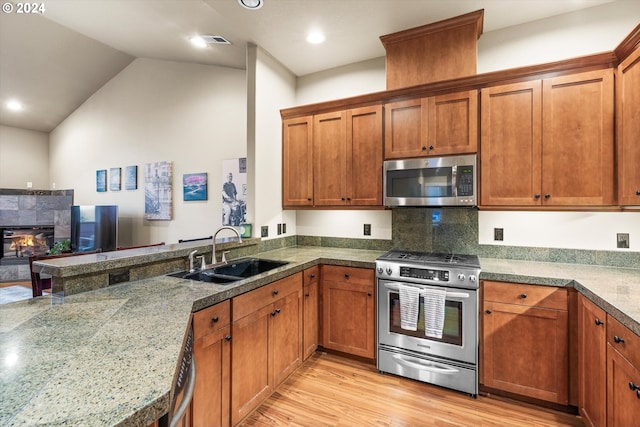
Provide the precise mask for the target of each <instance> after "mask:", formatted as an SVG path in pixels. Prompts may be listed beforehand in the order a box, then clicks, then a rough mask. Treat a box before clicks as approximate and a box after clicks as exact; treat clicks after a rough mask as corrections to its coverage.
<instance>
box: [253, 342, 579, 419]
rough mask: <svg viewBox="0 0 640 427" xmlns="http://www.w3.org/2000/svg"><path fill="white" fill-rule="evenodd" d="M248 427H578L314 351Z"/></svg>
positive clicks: (548, 414)
mask: <svg viewBox="0 0 640 427" xmlns="http://www.w3.org/2000/svg"><path fill="white" fill-rule="evenodd" d="M241 425H242V426H244V427H250V426H257V427H263V426H309V427H311V426H313V427H319V426H345V427H346V426H354V427H355V426H358V427H365V426H394V427H395V426H403V427H409V426H411V427H413V426H438V427H485V426H491V427H507V426H508V427H525V426H526V427H554V426H574V427H577V426H580V427H584V423H583V422H582V420H581V419H580V417H577V416H575V415H570V414H565V413H562V412H555V411H551V410H547V409H541V408H537V407H534V406H531V405H527V404H521V403H517V402H513V401H508V400H503V399H497V398H490V397H483V396H478V398H477V399H472V398H471V397H469V396H468V395H467V394H464V393H459V392H455V391H451V390H447V389H443V388H440V387H436V386H431V385H428V384H424V383H421V382H417V381H413V380H409V379H405V378H400V377H397V376H395V375H390V374H384V375H382V374H379V373H378V371H377V370H376V369H375V366H373V365H366V364H363V363H360V362H356V361H352V360H349V359H345V358H342V357H339V356H335V355H331V354H326V353H320V352H317V353H316V354H315V355H314V356H312V357H311V358H310V359H309V360H307V361H306V362H305V363H304V365H303V366H302V367H301V368H300V369H298V370H297V371H296V372H295V373H293V374H292V375H291V377H289V378H288V379H287V380H286V381H285V383H283V384H282V385H281V386H280V387H279V388H278V390H277V391H276V392H275V393H274V394H273V395H271V397H270V398H269V399H267V401H266V402H265V403H264V404H262V406H260V407H259V408H258V409H256V410H255V411H254V412H253V413H252V414H251V415H250V416H249V417H248V418H247V419H246V420H245V421H244V422H243V423H242V424H241Z"/></svg>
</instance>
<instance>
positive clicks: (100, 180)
mask: <svg viewBox="0 0 640 427" xmlns="http://www.w3.org/2000/svg"><path fill="white" fill-rule="evenodd" d="M96 191H97V192H98V193H103V192H105V191H107V170H106V169H100V170H97V171H96Z"/></svg>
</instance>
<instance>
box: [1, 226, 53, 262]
mask: <svg viewBox="0 0 640 427" xmlns="http://www.w3.org/2000/svg"><path fill="white" fill-rule="evenodd" d="M1 230H2V248H1V249H2V252H1V253H0V258H1V259H2V261H3V263H11V262H12V261H25V260H26V261H28V259H29V257H30V256H32V255H46V254H47V251H49V249H50V248H51V246H52V245H53V240H54V239H53V237H54V236H53V226H32V227H29V226H12V227H6V226H5V227H2V228H1Z"/></svg>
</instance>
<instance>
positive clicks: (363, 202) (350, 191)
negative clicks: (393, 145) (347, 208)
mask: <svg viewBox="0 0 640 427" xmlns="http://www.w3.org/2000/svg"><path fill="white" fill-rule="evenodd" d="M347 159H348V161H347V172H346V179H345V181H346V185H347V190H346V194H347V203H348V204H349V205H355V206H382V106H381V105H374V106H371V107H363V108H357V109H353V110H349V111H347Z"/></svg>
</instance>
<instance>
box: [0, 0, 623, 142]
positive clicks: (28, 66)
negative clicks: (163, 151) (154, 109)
mask: <svg viewBox="0 0 640 427" xmlns="http://www.w3.org/2000/svg"><path fill="white" fill-rule="evenodd" d="M610 1H614V0H572V1H566V0H562V1H558V0H264V6H263V7H262V8H260V9H258V10H247V9H244V8H242V7H241V6H240V5H239V4H238V2H237V1H236V0H47V1H46V2H42V4H44V11H43V12H42V13H32V14H18V13H17V12H16V7H17V4H16V2H11V4H12V5H13V10H12V11H11V13H6V11H5V13H1V14H0V102H1V103H2V106H1V107H0V124H4V125H7V126H14V127H19V128H24V129H31V130H37V131H42V132H49V131H51V130H52V129H54V128H55V127H56V126H57V125H58V124H59V123H60V122H61V121H63V120H64V119H65V118H66V117H67V116H68V115H69V114H70V113H71V112H73V111H74V110H75V109H76V108H78V106H80V105H81V104H82V103H83V102H84V101H85V100H86V99H87V98H88V97H90V96H91V95H92V94H93V93H94V92H95V91H96V90H97V89H99V88H100V87H101V86H102V85H104V84H105V83H106V82H107V81H109V80H110V79H111V78H112V77H113V76H115V75H116V74H118V73H119V72H120V71H121V70H122V69H123V68H125V67H126V66H127V65H128V64H129V63H130V62H131V61H133V60H134V59H135V58H138V57H145V58H155V59H164V60H171V61H183V62H193V63H199V64H210V65H219V66H225V67H233V68H239V69H244V68H245V52H246V45H247V43H253V44H256V45H258V46H260V47H261V48H263V49H265V50H266V51H268V52H269V53H270V54H271V55H272V56H273V57H275V58H276V59H277V60H278V61H280V62H281V63H282V64H283V65H284V66H286V67H287V68H288V69H289V70H291V71H292V72H293V73H294V74H295V75H297V76H303V75H306V74H310V73H314V72H317V71H321V70H326V69H330V68H334V67H338V66H342V65H346V64H351V63H355V62H359V61H363V60H367V59H372V58H377V57H381V56H384V53H385V52H384V48H383V46H382V44H381V43H380V40H379V37H380V36H381V35H385V34H390V33H394V32H397V31H400V30H404V29H408V28H413V27H417V26H421V25H425V24H428V23H432V22H436V21H440V20H443V19H447V18H451V17H454V16H458V15H462V14H464V13H468V12H472V11H475V10H478V9H484V32H488V31H492V30H496V29H500V28H505V27H509V26H513V25H518V24H522V23H525V22H529V21H534V20H538V19H542V18H546V17H550V16H555V15H559V14H562V13H567V12H571V11H575V10H578V9H583V8H587V7H593V6H597V5H599V4H602V3H608V2H610ZM4 3H5V4H6V3H7V2H4ZM313 29H320V30H322V31H323V32H324V33H325V34H326V42H325V43H323V44H321V45H309V44H308V43H307V42H306V41H305V37H306V35H307V33H308V32H309V31H311V30H313ZM197 33H199V34H209V35H221V36H223V37H225V38H226V39H227V40H229V41H230V42H231V44H229V45H211V46H210V47H209V48H207V49H202V50H197V49H194V48H193V47H192V46H191V45H190V44H189V42H188V38H189V37H190V36H192V35H194V34H197ZM12 98H18V99H20V100H21V102H22V103H23V104H24V109H23V110H22V111H20V112H18V113H12V112H8V111H7V110H6V109H5V108H4V104H5V103H6V102H7V101H8V100H9V99H12Z"/></svg>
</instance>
